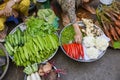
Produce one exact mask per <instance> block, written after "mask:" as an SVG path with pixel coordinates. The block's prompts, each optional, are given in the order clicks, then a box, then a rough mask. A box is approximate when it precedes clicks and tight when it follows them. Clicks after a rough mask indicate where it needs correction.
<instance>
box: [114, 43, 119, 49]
mask: <svg viewBox="0 0 120 80" xmlns="http://www.w3.org/2000/svg"><path fill="white" fill-rule="evenodd" d="M113 47H114V48H115V49H120V41H114V44H113Z"/></svg>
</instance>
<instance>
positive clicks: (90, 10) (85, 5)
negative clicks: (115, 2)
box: [82, 4, 96, 14]
mask: <svg viewBox="0 0 120 80" xmlns="http://www.w3.org/2000/svg"><path fill="white" fill-rule="evenodd" d="M82 7H83V8H84V9H86V10H87V11H89V12H90V13H91V14H96V11H95V9H94V8H93V7H91V6H89V5H88V4H84V5H83V6H82Z"/></svg>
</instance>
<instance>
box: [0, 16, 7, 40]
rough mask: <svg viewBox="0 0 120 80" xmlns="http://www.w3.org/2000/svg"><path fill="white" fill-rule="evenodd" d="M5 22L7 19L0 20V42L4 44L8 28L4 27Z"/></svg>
mask: <svg viewBox="0 0 120 80" xmlns="http://www.w3.org/2000/svg"><path fill="white" fill-rule="evenodd" d="M5 21H6V18H5V17H1V18H0V42H4V39H5V37H6V34H7V27H6V26H5V25H4V23H5Z"/></svg>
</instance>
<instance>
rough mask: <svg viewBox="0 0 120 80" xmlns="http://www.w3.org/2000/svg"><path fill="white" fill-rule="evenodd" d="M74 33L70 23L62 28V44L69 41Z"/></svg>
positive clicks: (72, 38)
mask: <svg viewBox="0 0 120 80" xmlns="http://www.w3.org/2000/svg"><path fill="white" fill-rule="evenodd" d="M74 35H75V32H74V28H73V26H72V25H70V26H68V27H66V28H64V30H63V31H62V34H61V40H62V44H66V43H69V42H70V41H73V40H74Z"/></svg>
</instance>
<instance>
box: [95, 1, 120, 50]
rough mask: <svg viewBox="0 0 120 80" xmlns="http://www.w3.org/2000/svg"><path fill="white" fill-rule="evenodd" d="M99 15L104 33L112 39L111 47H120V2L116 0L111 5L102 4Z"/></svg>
mask: <svg viewBox="0 0 120 80" xmlns="http://www.w3.org/2000/svg"><path fill="white" fill-rule="evenodd" d="M96 12H97V17H98V21H99V23H100V25H101V26H102V27H101V28H102V29H103V31H104V33H105V34H106V35H107V36H108V37H109V38H110V39H111V41H110V42H111V45H110V46H111V47H113V48H115V49H120V2H119V1H114V2H113V3H112V4H111V5H110V6H105V5H101V6H100V7H98V9H97V11H96Z"/></svg>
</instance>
